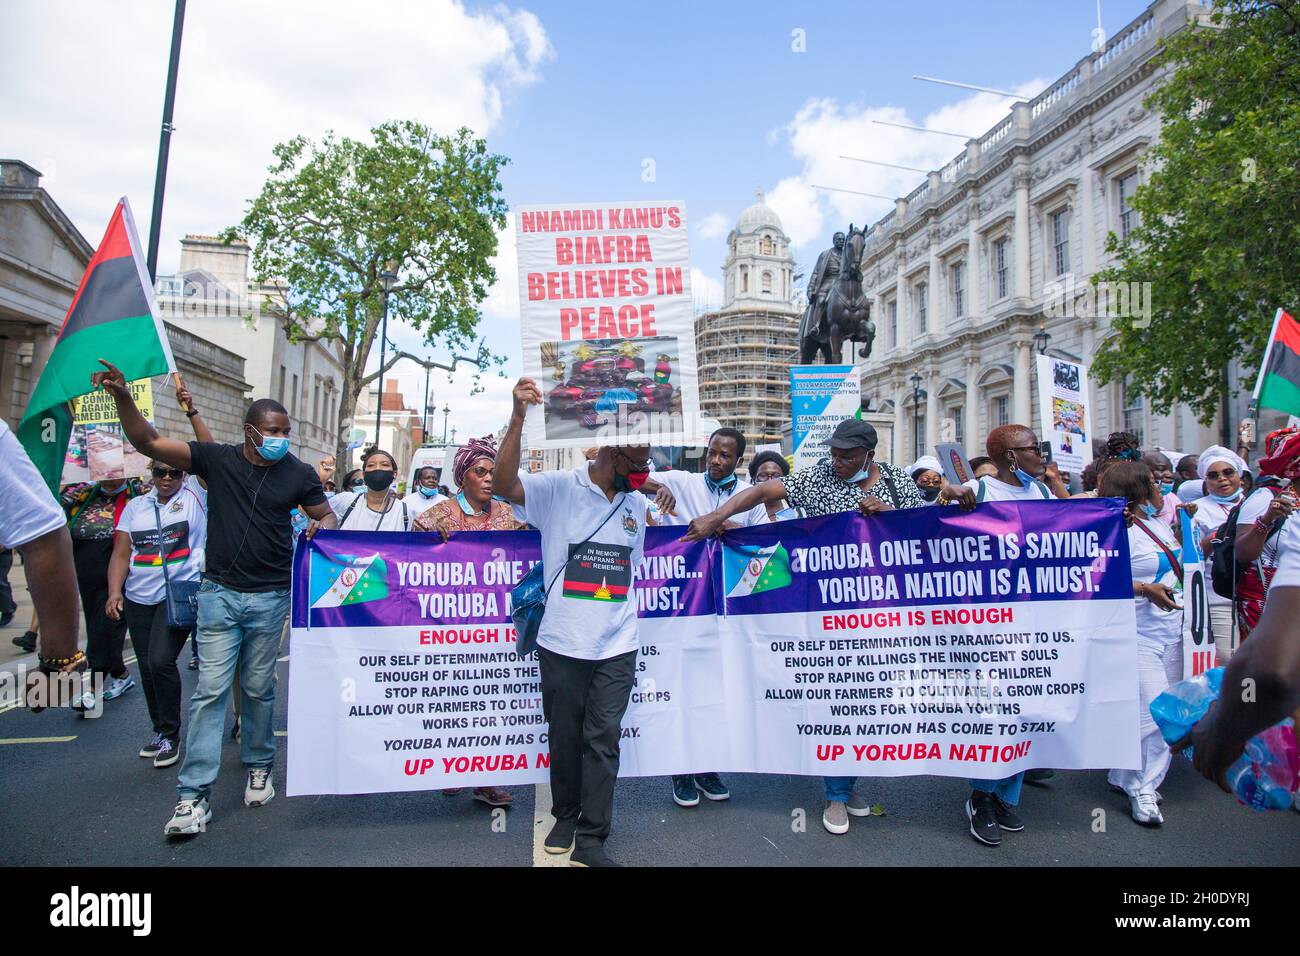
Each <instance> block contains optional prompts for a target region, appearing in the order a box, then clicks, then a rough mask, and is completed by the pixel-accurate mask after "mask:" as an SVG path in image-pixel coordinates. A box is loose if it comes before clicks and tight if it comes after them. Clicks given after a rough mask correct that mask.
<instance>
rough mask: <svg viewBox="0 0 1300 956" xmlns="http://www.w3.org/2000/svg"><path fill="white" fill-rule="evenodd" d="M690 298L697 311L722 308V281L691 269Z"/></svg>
mask: <svg viewBox="0 0 1300 956" xmlns="http://www.w3.org/2000/svg"><path fill="white" fill-rule="evenodd" d="M691 298H692V299H693V300H694V302H695V307H696V308H697V309H717V308H721V307H722V281H721V280H719V279H715V278H713V276H711V275H707V274H705V272H704V271H703V270H701V269H697V268H694V267H692V269H691Z"/></svg>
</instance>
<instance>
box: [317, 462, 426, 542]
mask: <svg viewBox="0 0 1300 956" xmlns="http://www.w3.org/2000/svg"><path fill="white" fill-rule="evenodd" d="M396 476H397V461H396V460H395V459H394V458H393V456H392V455H390V454H389V453H388V452H386V451H384V450H383V449H382V448H372V449H370V450H369V451H368V452H366V453H365V455H364V456H363V457H362V459H361V479H362V481H364V482H365V491H340V492H339V493H338V494H336V495H335V496H334V497H333V498H331V499H330V507H331V508H332V509H334V514H336V515H338V519H339V530H340V531H410V530H411V513H410V512H411V509H410V508H409V507H408V506H407V504H406V502H404V501H402V500H401V499H400V498H398V497H397V495H396V494H395V493H394V491H393V479H394V478H395V477H396Z"/></svg>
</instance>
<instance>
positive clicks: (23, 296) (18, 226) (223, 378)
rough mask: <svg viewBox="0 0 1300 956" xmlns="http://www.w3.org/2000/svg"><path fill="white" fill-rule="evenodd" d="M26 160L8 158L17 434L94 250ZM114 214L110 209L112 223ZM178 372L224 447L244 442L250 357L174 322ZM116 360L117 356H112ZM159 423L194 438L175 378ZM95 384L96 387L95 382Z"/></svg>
mask: <svg viewBox="0 0 1300 956" xmlns="http://www.w3.org/2000/svg"><path fill="white" fill-rule="evenodd" d="M40 179H41V174H40V172H39V171H38V170H36V169H34V168H32V167H31V166H29V165H28V164H27V163H24V162H22V161H21V160H11V159H5V160H0V415H3V416H4V418H5V420H6V421H7V422H8V423H9V425H10V427H11V428H17V426H18V422H19V421H20V420H21V418H22V416H23V412H24V411H25V410H26V408H27V400H28V398H29V397H30V395H31V392H32V389H33V388H34V387H35V385H36V382H37V381H38V380H39V379H40V375H41V372H42V371H43V370H44V368H45V363H46V361H47V360H48V359H49V356H50V353H51V352H52V351H53V349H54V343H55V341H56V340H57V339H58V335H59V330H60V329H61V328H62V327H63V320H64V317H65V316H66V315H67V312H68V307H69V306H70V305H71V304H72V297H73V296H74V295H75V294H76V292H77V286H78V285H79V284H80V283H81V277H82V275H83V274H84V273H85V271H86V266H87V264H88V263H89V262H90V258H91V256H92V255H94V252H95V249H94V246H92V245H91V244H90V242H89V241H88V240H87V239H86V238H85V236H83V235H82V234H81V232H80V231H79V230H78V229H77V227H76V226H75V225H73V223H72V220H71V219H69V218H68V216H67V215H66V214H65V213H64V212H63V210H62V209H60V208H59V206H58V204H57V203H56V202H55V201H54V199H53V197H52V196H50V194H49V193H48V192H47V191H46V190H45V188H44V187H42V186H41V184H40ZM111 212H112V210H111V209H106V210H105V211H104V222H105V223H107V222H108V215H109V214H110V213H111ZM165 325H166V329H167V338H168V340H169V341H170V343H171V348H172V355H173V356H174V357H175V359H176V367H177V370H178V371H179V372H180V373H181V375H182V376H183V377H184V379H185V383H186V385H188V386H189V388H190V391H191V392H192V393H193V395H194V398H195V404H196V405H198V406H199V407H200V409H201V412H202V415H203V417H204V420H205V421H206V422H207V424H208V426H209V427H210V428H211V430H212V432H213V435H214V436H215V437H216V438H217V439H218V440H220V441H239V440H240V434H241V432H242V430H243V427H242V423H243V420H244V412H245V410H246V408H247V406H248V398H247V393H248V391H249V389H250V387H251V386H249V384H248V383H247V382H245V381H244V357H243V356H242V355H239V354H236V353H234V352H232V351H230V350H229V349H225V348H222V347H221V346H219V345H216V344H214V343H213V342H211V341H208V340H207V339H204V338H201V337H200V336H198V335H196V334H194V333H193V332H192V331H189V330H186V329H184V328H179V327H178V326H177V325H175V324H173V323H171V322H167V323H165ZM105 357H106V358H109V359H110V360H111V356H105ZM153 384H154V393H155V402H154V406H155V416H156V424H157V427H158V429H159V431H161V432H162V433H163V434H165V435H169V436H172V437H175V438H189V437H190V436H191V435H192V434H193V432H192V430H191V429H190V425H189V420H188V419H186V418H185V416H184V415H183V414H182V413H181V411H180V409H179V408H178V407H177V405H176V401H175V399H174V397H173V395H174V392H173V387H172V385H171V383H170V382H169V380H168V378H167V377H164V376H159V377H157V378H155V379H154V381H153ZM87 385H89V381H87Z"/></svg>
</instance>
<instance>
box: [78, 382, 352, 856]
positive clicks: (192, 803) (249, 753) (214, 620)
mask: <svg viewBox="0 0 1300 956" xmlns="http://www.w3.org/2000/svg"><path fill="white" fill-rule="evenodd" d="M100 361H101V363H102V364H103V365H104V366H105V368H107V369H108V371H106V372H97V373H95V375H93V376H92V377H91V384H92V385H95V386H97V387H99V386H102V387H103V388H104V389H105V390H106V391H107V392H108V393H109V394H111V395H112V396H113V400H114V402H115V403H116V405H117V414H118V418H119V419H120V420H121V422H122V430H123V431H124V432H125V433H126V437H127V439H128V440H129V441H130V442H131V444H132V445H134V446H135V447H136V449H137V450H138V451H140V452H141V453H142V454H145V455H148V456H149V457H151V458H153V459H155V460H156V461H159V462H162V463H163V464H167V465H171V466H172V467H173V468H180V469H182V470H184V471H187V472H189V473H190V474H192V475H194V476H195V477H196V478H200V479H202V480H203V481H205V482H206V483H207V486H208V541H207V550H206V555H205V562H206V563H205V567H204V571H203V583H202V584H201V585H200V587H199V593H198V627H197V629H196V632H195V636H194V640H195V643H196V644H197V645H198V648H199V658H200V660H201V666H200V668H199V682H198V687H197V688H196V690H195V692H194V696H193V697H192V698H191V700H190V712H189V731H188V734H187V736H186V740H185V759H184V762H183V763H182V764H181V771H180V779H179V783H178V787H177V790H178V791H179V793H180V800H179V802H178V803H177V805H176V811H175V814H174V815H173V817H172V819H171V820H170V821H169V822H168V823H167V825H166V827H165V828H164V830H163V832H164V833H165V834H166V835H167V836H177V835H182V834H184V835H189V834H196V833H201V832H203V831H204V830H205V829H207V824H208V821H209V820H210V819H211V818H212V811H211V809H210V808H209V804H208V794H209V792H210V790H211V788H212V784H213V783H214V782H215V781H216V778H217V770H218V768H219V765H220V761H221V737H222V729H223V725H224V724H225V717H226V704H227V700H228V698H229V696H230V690H231V684H232V681H233V680H234V675H235V669H236V667H238V668H239V672H240V682H241V691H240V695H241V701H242V704H243V706H242V715H243V720H242V732H241V734H240V756H241V758H242V760H243V763H244V766H245V767H246V768H247V770H248V780H247V783H246V785H245V788H244V803H245V804H246V805H247V806H250V807H251V806H261V805H262V804H264V803H267V802H268V801H270V800H271V798H272V797H274V796H275V787H274V786H273V785H272V783H271V767H272V765H273V763H274V762H275V737H274V732H273V730H272V725H271V718H272V714H273V711H274V709H275V663H276V658H277V657H278V656H279V649H280V633H281V629H282V627H283V625H284V619H285V615H286V614H287V613H288V610H289V575H290V564H291V561H292V558H293V538H292V532H291V524H290V517H289V513H290V512H291V511H292V510H293V509H294V508H299V509H301V511H302V512H303V514H305V515H306V516H307V517H308V518H309V519H310V523H309V524H308V526H307V530H306V532H305V533H306V534H307V535H308V537H310V536H311V535H312V534H314V533H315V531H316V529H317V528H331V529H332V528H335V527H337V524H338V522H337V519H336V518H335V516H334V512H333V511H331V510H330V506H329V502H328V501H327V500H326V499H325V492H324V490H323V489H322V488H321V483H320V478H319V477H318V476H317V474H316V470H315V469H314V468H312V467H311V466H310V465H308V464H306V463H305V462H303V461H300V460H299V459H298V458H297V457H295V456H294V455H292V454H290V453H289V434H290V431H291V424H290V421H289V415H288V413H287V412H286V411H285V409H284V406H283V405H281V404H280V403H279V402H276V401H272V400H271V399H269V398H262V399H258V400H257V401H255V402H253V404H252V405H250V406H249V409H248V414H247V415H246V416H245V418H244V441H243V443H242V444H239V445H225V444H219V443H216V442H200V441H192V442H188V443H187V442H182V441H177V440H176V439H174V438H163V437H162V436H160V435H159V434H158V432H157V431H155V430H154V427H153V426H152V425H151V424H149V422H148V421H146V420H145V419H144V417H143V416H141V414H140V410H139V409H138V408H136V406H135V403H134V402H133V401H132V399H131V392H130V389H129V388H128V387H127V384H126V380H125V378H124V377H123V375H122V373H121V371H119V370H118V369H117V368H115V367H114V366H112V365H110V364H109V363H108V362H104V361H103V360H102V359H101V360H100Z"/></svg>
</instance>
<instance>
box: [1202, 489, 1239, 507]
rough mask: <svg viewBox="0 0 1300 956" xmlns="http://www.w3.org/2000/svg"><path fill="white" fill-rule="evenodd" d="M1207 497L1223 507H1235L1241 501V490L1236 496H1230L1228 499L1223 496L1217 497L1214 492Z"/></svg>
mask: <svg viewBox="0 0 1300 956" xmlns="http://www.w3.org/2000/svg"><path fill="white" fill-rule="evenodd" d="M1206 497H1208V498H1209V499H1210V500H1211V501H1217V502H1218V503H1219V504H1221V505H1235V504H1236V503H1237V502H1238V501H1240V500H1241V489H1240V488H1238V489H1237V493H1236V494H1232V495H1228V496H1227V497H1226V498H1225V497H1224V496H1223V495H1216V494H1215V493H1214V492H1210V493H1209V495H1207V496H1206Z"/></svg>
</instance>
